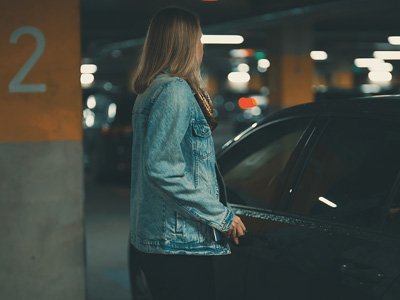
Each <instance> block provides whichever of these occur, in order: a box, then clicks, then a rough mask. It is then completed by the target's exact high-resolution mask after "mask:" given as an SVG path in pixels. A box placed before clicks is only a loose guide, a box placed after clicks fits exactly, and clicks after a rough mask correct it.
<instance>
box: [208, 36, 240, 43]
mask: <svg viewBox="0 0 400 300" xmlns="http://www.w3.org/2000/svg"><path fill="white" fill-rule="evenodd" d="M201 42H202V43H203V44H241V43H243V42H244V38H243V37H242V36H241V35H203V36H202V37H201Z"/></svg>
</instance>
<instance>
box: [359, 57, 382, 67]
mask: <svg viewBox="0 0 400 300" xmlns="http://www.w3.org/2000/svg"><path fill="white" fill-rule="evenodd" d="M383 63H385V62H384V61H383V60H382V59H377V58H356V59H355V60H354V64H355V65H356V66H357V67H358V68H368V67H370V66H373V65H378V64H383Z"/></svg>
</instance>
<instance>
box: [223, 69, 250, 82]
mask: <svg viewBox="0 0 400 300" xmlns="http://www.w3.org/2000/svg"><path fill="white" fill-rule="evenodd" d="M228 80H229V81H230V82H235V83H239V82H248V81H250V75H249V73H246V72H231V73H229V74H228Z"/></svg>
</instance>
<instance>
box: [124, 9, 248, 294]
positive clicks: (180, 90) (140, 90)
mask: <svg viewBox="0 0 400 300" xmlns="http://www.w3.org/2000/svg"><path fill="white" fill-rule="evenodd" d="M201 35H202V34H201V28H200V22H199V19H198V18H197V17H196V16H195V15H194V14H192V13H191V12H188V11H186V10H184V9H180V8H172V7H171V8H165V9H162V10H160V11H159V12H158V13H156V14H155V15H154V17H153V19H152V21H151V23H150V26H149V29H148V32H147V36H146V41H145V44H144V48H143V53H142V56H141V60H140V63H139V66H138V70H137V72H136V74H135V77H134V80H133V88H134V90H135V92H136V93H137V94H138V97H137V99H136V102H135V105H134V108H133V118H132V124H133V131H134V135H133V150H132V162H133V163H132V164H133V166H132V192H131V243H132V245H133V246H134V247H135V249H136V250H135V251H136V252H135V255H136V256H137V257H138V261H139V262H140V265H141V268H142V269H143V272H144V273H145V275H146V279H147V282H148V285H149V287H150V290H151V292H152V295H153V298H154V299H155V300H157V299H186V300H188V299H213V298H215V287H214V279H213V276H214V275H213V263H212V255H224V254H229V253H230V250H229V245H228V243H227V241H226V239H223V238H222V237H223V235H226V236H230V237H232V238H233V239H234V241H235V242H236V243H238V237H239V236H242V235H244V231H245V226H244V225H243V223H242V221H241V220H240V218H239V217H237V216H234V215H233V213H232V211H231V210H230V209H228V208H227V207H225V206H224V205H223V204H222V203H221V202H220V201H219V194H218V193H219V191H218V185H217V180H216V172H215V153H214V144H213V140H212V137H211V130H213V129H214V128H215V127H216V125H217V122H216V121H215V119H214V118H213V117H212V102H211V99H210V98H209V96H208V94H207V93H206V92H205V91H204V90H203V89H201V80H200V64H201V61H202V57H203V46H202V44H201V41H200V39H201ZM220 234H222V236H220Z"/></svg>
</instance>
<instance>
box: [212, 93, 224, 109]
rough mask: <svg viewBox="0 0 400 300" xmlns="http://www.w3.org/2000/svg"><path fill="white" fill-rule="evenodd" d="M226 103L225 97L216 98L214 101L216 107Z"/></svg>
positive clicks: (218, 96)
mask: <svg viewBox="0 0 400 300" xmlns="http://www.w3.org/2000/svg"><path fill="white" fill-rule="evenodd" d="M224 101H225V99H224V97H223V96H221V95H217V96H215V97H214V101H213V103H214V107H216V106H220V105H222V104H223V103H224Z"/></svg>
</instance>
